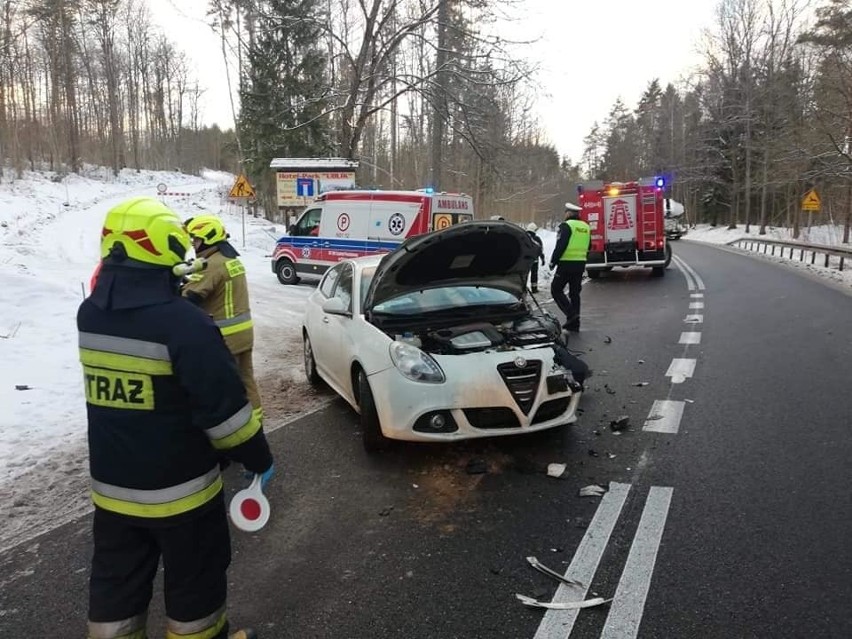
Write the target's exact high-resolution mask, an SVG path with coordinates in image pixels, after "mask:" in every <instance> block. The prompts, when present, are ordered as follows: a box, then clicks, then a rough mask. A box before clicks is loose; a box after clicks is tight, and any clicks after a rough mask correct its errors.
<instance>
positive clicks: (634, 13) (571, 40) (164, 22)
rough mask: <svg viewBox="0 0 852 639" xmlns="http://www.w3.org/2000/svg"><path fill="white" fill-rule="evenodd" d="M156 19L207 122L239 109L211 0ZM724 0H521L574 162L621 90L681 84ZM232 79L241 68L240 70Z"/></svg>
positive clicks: (549, 102) (510, 29) (226, 120)
mask: <svg viewBox="0 0 852 639" xmlns="http://www.w3.org/2000/svg"><path fill="white" fill-rule="evenodd" d="M147 2H148V5H149V7H150V9H151V14H152V18H153V19H154V21H155V23H157V24H158V25H159V26H160V27H161V28H162V29H163V31H164V32H165V33H166V35H167V36H168V37H169V38H170V39H171V40H173V41H174V42H175V43H177V44H178V46H181V47H182V48H183V49H184V50H185V51H186V52H187V54H188V55H189V57H190V60H191V61H192V64H193V65H194V67H195V71H196V73H197V74H198V77H199V80H200V83H201V85H202V86H203V87H205V88H206V90H207V92H206V93H205V95H204V101H203V107H202V108H203V116H204V122H205V123H206V124H213V123H218V124H219V125H220V126H225V127H227V126H231V125H232V124H233V116H232V112H231V106H230V101H229V99H228V88H227V80H226V74H225V65H224V62H223V59H222V50H221V41H220V40H219V38H218V37H217V36H216V35H215V33H214V32H213V31H212V30H211V29H210V27H209V26H207V20H206V18H205V13H206V10H207V6H208V2H207V0H147ZM717 3H718V0H688V1H687V0H648V1H646V2H637V1H636V0H518V6H517V8H516V9H515V10H514V11H513V13H514V14H515V15H516V16H517V17H518V20H517V21H516V22H513V23H512V24H510V25H507V26H506V27H505V33H506V34H507V35H508V36H510V37H512V38H513V39H516V40H519V41H530V40H536V42H534V43H533V44H530V45H529V46H524V47H523V48H522V50H523V51H524V52H526V55H527V57H529V58H530V59H532V60H533V61H535V62H537V63H538V64H539V65H540V73H539V76H538V79H539V84H540V86H541V89H540V93H539V100H538V113H539V115H540V118H541V125H542V128H543V130H544V132H545V134H546V135H547V138H548V141H550V142H551V143H552V144H554V145H555V146H556V148H557V149H558V151H559V152H560V154H562V155H567V156H569V157H570V158H571V159H572V160H573V161H574V162H578V161H579V160H580V156H581V155H582V152H583V138H584V137H585V136H586V135H587V134H588V133H589V131H590V129H591V128H592V125H593V124H594V123H595V121H599V122H602V121H603V120H605V119H606V116H607V114H608V113H609V111H610V108H611V107H612V105H613V104H614V102H615V101H616V99H618V98H619V97H621V98H622V100H623V101H624V102H625V103H626V104H627V106H628V107H629V108H632V107H634V106H635V105H636V103H637V101H638V99H639V97H640V96H641V94H642V91H643V90H644V89H645V88H646V87H647V85H648V83H649V82H650V81H651V80H652V79H654V78H659V80H660V83H661V85H662V86H663V87H665V85H666V84H667V83H669V82H672V83H674V84H676V85H677V83H678V82H679V81H681V80H683V79H686V78H687V77H688V76H689V74H690V72H691V71H692V70H693V69H694V68H695V67H696V65H697V64H699V63H700V59H701V56H700V48H701V43H702V31H703V30H704V29H707V28H710V27H712V25H713V23H714V12H715V7H716V5H717ZM232 79H233V75H232Z"/></svg>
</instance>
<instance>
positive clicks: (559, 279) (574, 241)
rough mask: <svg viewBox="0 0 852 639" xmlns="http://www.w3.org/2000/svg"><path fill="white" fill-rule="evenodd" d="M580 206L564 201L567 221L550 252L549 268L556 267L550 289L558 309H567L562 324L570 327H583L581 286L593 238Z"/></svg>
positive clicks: (563, 310) (574, 329)
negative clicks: (583, 219)
mask: <svg viewBox="0 0 852 639" xmlns="http://www.w3.org/2000/svg"><path fill="white" fill-rule="evenodd" d="M580 210H581V209H580V207H579V206H577V205H575V204H571V203H570V202H568V203H566V204H565V221H564V222H562V224H560V225H559V234H558V235H557V237H556V247H555V248H554V249H553V255H551V256H550V269H551V270H553V269H554V268H556V275H554V277H553V281H552V282H551V284H550V293H551V294H552V295H553V301H554V302H556V305H557V306H558V307H559V310H561V311H562V312H563V313H565V324H564V325H563V327H564V328H565V329H566V330H569V331H579V330H580V289H581V287H582V282H583V271H584V270H585V269H586V258H587V257H588V254H589V243H590V242H591V232H590V229H589V225H588V224H586V223H585V222H583V221H582V220H581V219H580ZM566 285H567V286H568V295H567V296H566V295H565V286H566Z"/></svg>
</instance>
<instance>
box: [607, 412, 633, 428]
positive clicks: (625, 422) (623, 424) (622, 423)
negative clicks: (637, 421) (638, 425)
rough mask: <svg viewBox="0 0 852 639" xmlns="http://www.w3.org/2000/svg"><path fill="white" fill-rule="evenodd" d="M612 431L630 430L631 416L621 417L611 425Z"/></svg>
mask: <svg viewBox="0 0 852 639" xmlns="http://www.w3.org/2000/svg"><path fill="white" fill-rule="evenodd" d="M609 427H610V429H612V430H613V431H619V430H625V429H627V428H630V416H629V415H621V416H619V417H617V418H616V419H614V420H612V421H611V422H610V423H609Z"/></svg>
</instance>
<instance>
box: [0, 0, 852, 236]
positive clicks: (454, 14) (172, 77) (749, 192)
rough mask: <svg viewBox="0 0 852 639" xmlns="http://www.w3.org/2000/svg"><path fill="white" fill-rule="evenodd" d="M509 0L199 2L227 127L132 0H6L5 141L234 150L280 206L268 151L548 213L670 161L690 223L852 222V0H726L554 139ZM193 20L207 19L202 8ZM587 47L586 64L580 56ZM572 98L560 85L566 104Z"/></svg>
mask: <svg viewBox="0 0 852 639" xmlns="http://www.w3.org/2000/svg"><path fill="white" fill-rule="evenodd" d="M522 8H523V2H522V0H509V1H506V0H502V1H498V0H211V1H210V2H209V14H208V17H209V28H211V29H213V30H214V31H215V33H217V34H218V35H219V37H220V39H221V43H222V55H223V57H224V58H225V59H226V60H227V61H228V63H229V64H228V67H229V68H230V69H232V70H233V73H231V74H229V77H228V78H227V81H228V83H229V84H230V85H231V86H232V88H233V93H234V95H235V96H236V98H235V103H234V106H233V110H234V112H235V114H236V115H237V117H236V127H235V130H227V131H222V130H220V129H219V128H218V127H215V126H213V127H209V126H204V125H203V124H202V120H203V118H202V115H203V113H202V109H203V102H204V87H201V86H199V84H198V81H197V79H195V78H193V74H192V72H191V70H190V69H191V66H192V65H191V64H190V63H189V60H188V58H187V55H186V53H185V52H183V51H182V50H181V49H180V48H179V47H178V46H176V45H175V44H174V43H172V42H170V41H169V40H168V39H167V38H166V37H165V36H164V35H163V34H162V33H161V32H160V31H159V30H158V29H157V28H156V26H155V25H154V24H153V22H152V20H151V17H150V15H149V12H148V10H147V8H146V5H145V3H144V1H143V0H0V11H2V15H0V56H2V59H0V161H2V163H3V165H4V166H5V167H7V168H12V169H14V170H16V171H22V170H24V169H41V168H47V169H51V170H55V171H58V172H60V173H62V172H67V171H77V170H79V169H80V167H81V166H82V164H83V163H91V164H100V165H106V166H110V167H112V168H113V170H114V171H116V172H117V171H119V170H120V169H122V168H125V167H130V168H140V169H141V168H147V169H169V170H175V169H179V170H182V171H185V172H187V173H194V172H197V171H198V170H199V169H200V168H202V167H209V168H214V169H222V170H230V171H235V172H236V171H239V170H241V169H243V170H245V171H246V172H247V173H248V174H249V176H250V177H251V179H252V181H253V182H254V183H255V184H256V185H257V187H258V190H259V200H260V204H261V206H263V207H267V208H269V207H274V203H275V193H274V180H273V176H272V174H271V171H270V170H269V169H268V165H269V161H270V160H271V159H272V158H273V157H313V156H318V157H325V156H340V157H347V158H353V159H357V160H358V161H359V162H360V167H361V168H360V169H359V172H358V182H359V184H361V185H363V186H369V187H379V188H420V187H423V186H435V187H437V188H438V189H439V190H445V191H459V192H465V193H469V194H471V195H473V197H474V199H475V203H476V209H477V211H478V213H479V215H480V216H488V215H494V214H500V215H504V216H506V217H508V218H510V219H515V220H517V221H520V222H526V221H530V220H534V221H536V222H538V223H539V224H544V223H547V222H550V221H553V220H556V219H558V218H559V217H560V213H561V207H562V203H563V202H565V201H566V200H573V199H575V194H576V184H577V183H578V182H580V181H582V180H586V179H609V180H630V179H635V178H638V177H645V176H651V175H658V174H664V175H666V176H667V177H668V180H669V183H670V185H671V187H670V188H671V195H672V196H673V197H674V198H675V199H677V200H679V201H682V202H684V203H685V204H686V206H687V210H688V212H689V213H690V216H691V221H706V222H710V223H712V224H723V225H726V226H742V225H744V226H745V228H746V229H748V230H752V229H753V228H754V229H755V230H757V231H762V230H763V229H764V228H765V227H766V226H790V227H792V228H795V229H798V227H799V225H800V224H801V223H802V219H803V218H802V216H801V214H800V212H799V208H800V207H799V203H800V200H801V197H802V195H803V194H804V193H805V192H806V191H807V190H808V189H809V188H812V187H815V188H817V189H818V191H819V192H820V194H821V196H822V198H823V212H822V213H820V214H819V215H820V216H822V218H825V220H824V221H828V220H829V219H830V220H833V221H835V222H838V223H844V224H845V227H846V231H845V234H844V241H848V240H849V226H850V222H852V155H851V154H850V139H852V1H850V0H822V2H821V3H818V4H817V6H816V7H814V6H812V5H805V4H802V3H798V2H796V0H720V2H719V3H718V5H717V10H716V19H715V22H714V24H712V25H708V26H707V28H706V34H705V38H704V41H703V42H702V43H700V46H701V47H702V52H703V64H702V65H701V66H700V68H698V69H695V70H694V71H693V72H691V73H690V74H689V75H688V76H687V77H685V78H684V79H682V80H680V81H678V82H677V83H673V84H668V85H666V86H663V85H661V83H660V82H659V81H658V80H655V79H653V78H648V84H647V89H646V90H645V92H644V94H643V95H642V96H641V98H640V99H639V101H638V103H637V104H635V105H633V106H629V105H628V104H626V103H625V102H624V101H623V100H618V101H617V102H616V103H615V104H614V105H613V107H612V109H611V111H610V112H609V114H608V115H607V116H606V117H605V118H602V119H601V122H600V123H599V124H596V125H595V126H594V127H593V128H592V130H591V131H590V132H589V134H588V136H587V137H586V139H585V152H584V153H583V156H582V158H580V161H579V162H578V163H576V164H575V163H573V162H572V161H571V160H570V159H569V158H565V157H560V155H559V152H558V151H557V149H556V147H555V146H554V145H553V144H552V143H551V142H550V141H549V140H548V138H547V135H546V133H545V132H544V129H543V127H542V125H541V123H540V122H539V121H538V120H537V118H536V115H535V104H536V97H537V95H538V94H539V93H540V92H541V91H542V89H546V87H540V86H538V85H537V83H536V73H535V61H531V60H527V59H525V58H524V56H523V52H524V45H525V43H523V42H515V41H511V40H509V39H507V38H506V37H505V35H503V34H505V33H510V32H511V29H510V28H507V25H511V22H512V20H513V19H514V17H515V16H517V15H518V11H520V10H522ZM199 28H204V27H199ZM577 64H579V62H577ZM566 109H567V110H566V115H567V117H570V105H567V106H566Z"/></svg>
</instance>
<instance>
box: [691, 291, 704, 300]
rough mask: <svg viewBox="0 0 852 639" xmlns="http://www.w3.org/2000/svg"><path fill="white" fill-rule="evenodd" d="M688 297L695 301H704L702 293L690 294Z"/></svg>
mask: <svg viewBox="0 0 852 639" xmlns="http://www.w3.org/2000/svg"><path fill="white" fill-rule="evenodd" d="M689 296H690V297H692V298H695V299H697V300H700V299H704V293H690V294H689Z"/></svg>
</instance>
